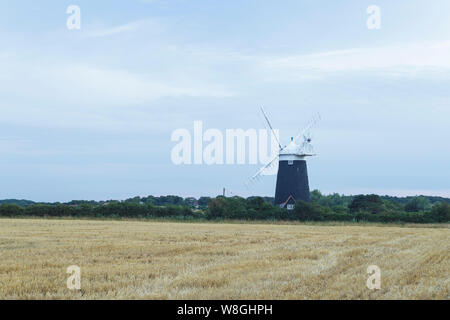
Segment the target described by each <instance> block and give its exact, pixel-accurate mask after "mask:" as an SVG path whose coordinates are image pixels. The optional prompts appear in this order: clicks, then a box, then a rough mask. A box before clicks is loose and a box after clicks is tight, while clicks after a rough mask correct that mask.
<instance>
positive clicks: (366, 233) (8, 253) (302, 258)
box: [0, 219, 450, 299]
mask: <svg viewBox="0 0 450 320" xmlns="http://www.w3.org/2000/svg"><path fill="white" fill-rule="evenodd" d="M449 240H450V230H449V228H448V225H444V226H439V227H424V226H411V227H400V226H374V225H337V226H331V225H300V224H297V225H295V224H280V225H270V224H215V223H214V224H209V223H172V222H149V221H89V220H45V219H17V220H14V219H0V299H449V298H450V280H449V278H450V277H449V261H450V253H449V252H450V241H449ZM71 265H77V266H79V267H80V268H81V290H79V291H72V290H69V289H68V288H67V286H66V282H67V278H68V277H69V276H70V275H69V274H67V273H66V269H67V267H68V266H71ZM369 265H377V266H379V267H380V269H381V289H379V290H369V289H368V288H367V286H366V281H367V278H368V277H369V274H367V267H368V266H369Z"/></svg>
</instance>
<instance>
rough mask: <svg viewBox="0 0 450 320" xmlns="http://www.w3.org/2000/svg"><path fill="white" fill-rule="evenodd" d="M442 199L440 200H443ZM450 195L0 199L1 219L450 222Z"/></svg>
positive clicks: (316, 193)
mask: <svg viewBox="0 0 450 320" xmlns="http://www.w3.org/2000/svg"><path fill="white" fill-rule="evenodd" d="M439 200H440V201H439ZM449 203H450V199H446V198H437V197H431V198H429V197H424V196H419V197H409V198H407V199H406V200H405V198H395V197H387V196H386V197H380V196H378V195H357V196H344V195H339V194H332V195H323V194H321V193H320V192H319V191H318V190H314V191H312V192H311V203H306V202H302V201H298V202H297V203H296V204H295V208H294V210H290V211H288V210H286V209H281V208H279V207H278V206H275V205H273V198H270V197H265V198H263V197H249V198H246V199H245V198H241V197H223V196H218V197H216V198H210V197H201V198H199V199H195V198H182V197H178V196H162V197H154V196H148V197H134V198H130V199H127V200H124V201H114V200H110V201H84V200H74V201H70V202H67V203H34V202H32V201H27V200H2V201H0V217H21V216H23V217H27V216H29V217H80V218H82V217H83V218H173V219H184V220H186V219H204V220H218V219H220V220H229V219H237V220H274V221H276V220H284V221H354V222H360V221H368V222H408V223H442V222H449V221H450V205H449Z"/></svg>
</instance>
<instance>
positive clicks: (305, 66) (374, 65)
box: [257, 41, 450, 81]
mask: <svg viewBox="0 0 450 320" xmlns="http://www.w3.org/2000/svg"><path fill="white" fill-rule="evenodd" d="M449 57H450V42H449V41H441V42H429V43H412V44H403V45H397V46H383V47H373V48H350V49H345V50H336V51H328V52H318V53H313V54H303V55H281V56H266V57H260V58H257V60H258V64H259V66H260V70H261V71H262V72H264V73H265V74H266V77H265V78H266V79H267V80H273V81H277V80H283V79H284V80H287V81H289V80H305V79H317V78H321V77H323V76H325V75H327V74H328V75H329V74H343V73H345V74H348V73H351V72H366V73H367V72H369V73H370V72H374V73H378V74H380V75H385V76H408V75H417V74H418V73H428V74H429V73H436V72H442V71H450V59H449Z"/></svg>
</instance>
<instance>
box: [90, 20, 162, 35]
mask: <svg viewBox="0 0 450 320" xmlns="http://www.w3.org/2000/svg"><path fill="white" fill-rule="evenodd" d="M141 29H146V30H152V31H155V30H156V31H162V30H163V29H164V26H163V25H162V24H161V22H160V21H156V20H153V19H144V20H137V21H132V22H129V23H126V24H122V25H118V26H112V27H102V28H89V29H88V30H89V31H88V32H87V37H89V38H99V37H107V36H113V35H118V34H122V33H127V32H135V31H138V30H141Z"/></svg>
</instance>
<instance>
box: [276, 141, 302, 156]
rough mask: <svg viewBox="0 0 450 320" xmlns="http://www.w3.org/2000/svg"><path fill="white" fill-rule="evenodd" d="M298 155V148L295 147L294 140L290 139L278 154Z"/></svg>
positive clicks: (297, 146)
mask: <svg viewBox="0 0 450 320" xmlns="http://www.w3.org/2000/svg"><path fill="white" fill-rule="evenodd" d="M299 153H300V146H299V145H297V144H296V143H295V141H294V138H292V137H291V142H290V143H289V144H288V145H287V146H286V148H284V149H283V150H281V151H280V154H299Z"/></svg>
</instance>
